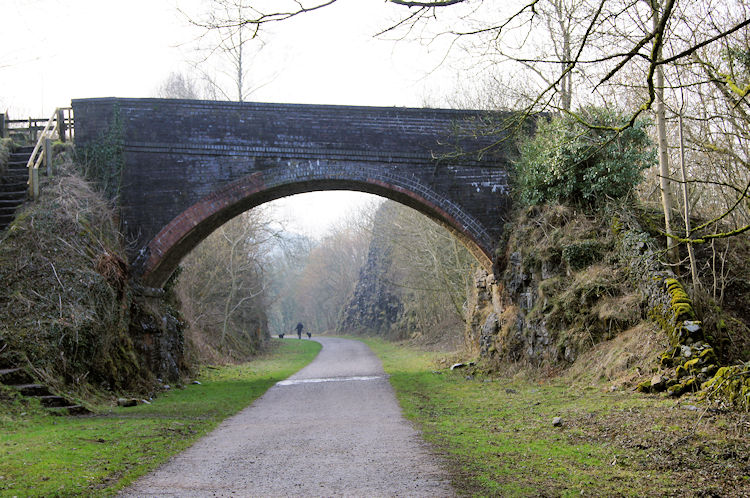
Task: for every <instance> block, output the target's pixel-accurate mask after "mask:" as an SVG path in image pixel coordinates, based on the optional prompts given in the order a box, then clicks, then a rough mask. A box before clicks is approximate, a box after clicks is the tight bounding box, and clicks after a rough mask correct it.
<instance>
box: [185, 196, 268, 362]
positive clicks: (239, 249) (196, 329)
mask: <svg viewBox="0 0 750 498" xmlns="http://www.w3.org/2000/svg"><path fill="white" fill-rule="evenodd" d="M268 219H269V217H268V214H267V213H265V212H264V210H263V209H262V208H255V209H253V210H251V211H247V212H245V213H243V214H241V215H239V216H238V217H236V218H234V219H232V220H230V221H228V222H227V223H225V224H224V225H222V226H221V227H220V228H218V229H217V230H216V231H215V232H214V233H212V234H211V235H209V236H208V237H207V238H206V239H205V240H204V241H203V242H201V243H200V244H199V245H198V246H197V247H196V248H195V249H193V250H192V251H191V252H190V254H188V255H187V256H186V257H185V259H184V260H183V262H182V264H181V265H180V268H181V274H180V275H179V278H178V280H177V286H176V291H177V295H178V298H179V300H180V302H181V303H182V312H183V315H184V316H185V318H186V320H187V322H188V326H189V332H190V335H191V337H192V341H193V343H194V345H195V346H196V348H197V350H198V352H199V354H201V355H203V356H204V357H207V358H209V359H213V360H215V359H221V357H222V356H223V357H228V358H232V359H239V358H243V357H246V356H247V355H249V354H252V353H254V352H256V351H257V349H258V347H259V346H260V344H261V342H262V341H263V340H264V339H265V338H266V337H267V336H268V324H267V316H266V308H267V306H268V301H269V282H268V275H267V271H266V267H267V264H268V252H269V250H270V248H271V247H272V245H273V244H274V243H275V240H276V238H277V230H276V229H275V228H274V224H273V223H271V222H270V221H268Z"/></svg>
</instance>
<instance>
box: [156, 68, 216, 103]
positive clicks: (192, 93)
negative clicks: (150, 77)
mask: <svg viewBox="0 0 750 498" xmlns="http://www.w3.org/2000/svg"><path fill="white" fill-rule="evenodd" d="M156 96H157V97H160V98H163V99H193V100H197V99H202V98H204V96H205V95H204V91H203V89H202V88H201V87H200V84H199V82H198V81H197V80H196V79H195V78H194V77H192V76H191V75H190V74H189V73H184V72H178V71H173V72H171V73H169V75H168V76H167V77H166V78H165V79H164V81H162V83H161V84H160V85H159V87H158V88H157V89H156Z"/></svg>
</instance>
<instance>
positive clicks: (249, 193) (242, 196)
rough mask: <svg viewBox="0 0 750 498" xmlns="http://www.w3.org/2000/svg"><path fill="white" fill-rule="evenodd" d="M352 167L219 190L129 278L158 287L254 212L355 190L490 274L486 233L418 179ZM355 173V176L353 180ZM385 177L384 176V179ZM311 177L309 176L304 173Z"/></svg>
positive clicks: (299, 171)
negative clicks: (283, 201)
mask: <svg viewBox="0 0 750 498" xmlns="http://www.w3.org/2000/svg"><path fill="white" fill-rule="evenodd" d="M355 166H356V168H353V167H352V165H349V166H348V167H346V166H345V167H343V168H331V167H330V166H329V167H328V168H327V170H326V173H325V174H321V173H319V172H320V168H312V167H311V168H305V164H304V162H303V163H296V164H293V165H291V164H290V163H286V164H283V165H279V167H277V168H272V169H270V170H269V169H265V170H264V171H262V172H257V173H253V174H250V175H248V176H245V177H242V178H240V179H239V180H236V181H234V182H231V183H229V184H225V185H224V186H222V187H219V188H218V189H217V190H215V191H214V192H212V193H211V194H208V195H206V196H205V197H203V198H202V199H200V200H198V201H197V202H196V203H195V204H193V205H191V206H190V207H189V208H187V209H186V210H184V211H183V212H182V213H180V214H179V215H177V216H176V217H175V218H173V219H172V221H170V222H169V223H168V224H167V225H166V226H165V227H164V228H162V229H161V230H160V231H159V233H158V234H157V235H156V236H155V237H154V238H153V239H151V241H149V243H148V244H147V245H146V247H144V248H142V249H141V250H140V251H139V253H138V256H137V258H136V260H135V262H134V263H133V272H134V274H135V276H136V277H139V279H140V282H141V284H142V285H144V286H147V287H156V288H158V287H162V286H163V285H164V284H165V283H166V281H167V280H168V279H169V277H170V276H171V275H172V273H173V272H174V271H175V270H176V269H177V267H178V265H179V264H180V261H181V260H182V258H183V257H184V256H185V255H187V254H188V253H189V252H190V251H191V250H192V249H193V248H194V247H195V246H196V245H198V244H199V243H200V242H201V241H202V240H203V239H205V238H206V237H207V236H208V235H209V234H210V233H211V232H213V231H214V230H215V229H217V228H218V227H220V226H221V225H222V224H224V223H226V222H227V221H229V220H230V219H232V218H234V217H235V216H237V215H239V214H240V213H243V212H245V211H247V210H249V209H252V208H253V207H256V206H259V205H261V204H264V203H266V202H270V201H272V200H275V199H279V198H281V197H288V196H290V195H294V194H300V193H305V192H313V191H321V190H354V191H360V192H367V193H370V194H375V195H378V196H381V197H385V198H388V199H391V200H394V201H396V202H399V203H401V204H404V205H407V206H409V207H411V208H413V209H415V210H417V211H419V212H421V213H422V214H425V215H426V216H428V217H430V218H432V219H433V220H435V221H437V222H438V223H440V224H441V225H443V226H444V227H445V228H447V229H448V230H449V231H450V232H451V233H452V234H453V235H454V236H455V237H456V238H457V239H458V240H460V241H461V242H462V243H463V244H464V245H465V246H466V247H467V249H468V250H469V251H470V252H471V253H472V254H473V255H474V257H476V259H477V261H478V262H479V264H480V265H481V266H482V267H484V268H485V269H487V270H490V271H491V268H492V255H491V253H492V244H491V242H492V241H491V240H490V238H489V236H488V235H487V231H486V229H485V228H484V227H482V226H481V224H480V223H479V222H477V221H476V219H474V218H473V217H471V216H470V215H468V214H467V213H465V212H464V211H463V210H461V208H460V207H459V206H458V205H457V204H456V203H455V202H452V201H450V200H449V199H447V198H445V197H444V196H442V195H440V194H438V193H436V192H434V191H433V190H432V189H430V188H429V187H428V186H426V185H424V184H423V183H422V182H420V181H419V180H418V179H417V178H416V177H413V176H412V177H403V176H402V175H397V174H395V173H393V174H388V170H387V168H386V169H385V170H384V168H383V167H382V165H381V166H378V167H366V166H365V167H363V166H362V165H359V164H358V165H355ZM352 171H356V174H352V173H351V172H352ZM384 171H385V173H384ZM306 172H310V173H306Z"/></svg>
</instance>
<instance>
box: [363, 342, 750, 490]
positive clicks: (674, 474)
mask: <svg viewBox="0 0 750 498" xmlns="http://www.w3.org/2000/svg"><path fill="white" fill-rule="evenodd" d="M364 342H366V343H367V344H368V345H369V346H370V347H371V348H372V349H373V350H374V351H375V353H376V354H377V355H378V356H379V357H380V358H381V359H382V361H383V365H384V368H385V370H386V372H388V373H389V374H390V376H391V377H390V380H391V384H392V385H393V387H394V389H395V391H396V394H397V397H398V399H399V402H400V404H401V406H402V408H403V410H404V414H405V415H406V417H407V418H409V419H411V420H413V421H414V422H416V423H417V425H418V426H419V427H420V428H421V430H422V433H423V435H424V437H425V439H426V440H427V441H428V442H430V443H431V444H432V446H433V448H434V449H435V450H436V451H437V452H438V453H439V454H441V455H442V457H443V459H444V461H445V462H446V464H447V466H448V468H449V470H450V472H451V473H452V474H453V481H454V486H455V487H456V489H458V490H459V492H460V493H462V494H466V495H473V496H574V495H575V496H581V495H584V496H665V495H667V496H668V495H683V496H693V495H699V494H700V493H701V492H707V493H709V494H710V492H716V493H718V494H719V495H721V496H743V493H744V492H748V491H750V487H746V486H747V483H748V480H747V478H746V477H744V478H743V474H745V471H744V470H743V469H746V468H747V462H745V461H744V460H743V458H744V457H743V456H742V455H746V454H747V452H748V450H750V447H749V446H748V440H747V437H746V432H744V431H743V430H742V427H743V424H744V423H745V422H743V421H742V419H739V420H738V419H732V417H731V415H727V418H726V419H724V418H722V417H723V415H721V414H718V415H717V414H714V415H710V416H709V415H707V414H705V413H704V416H701V411H688V410H685V409H680V408H677V406H678V405H677V402H676V401H674V400H672V399H667V398H663V397H657V396H644V395H639V394H635V393H632V392H627V391H615V392H609V391H608V390H607V389H606V387H607V386H605V385H601V386H582V385H577V386H569V385H566V384H564V383H563V379H564V378H558V379H557V380H555V379H552V380H549V381H544V382H539V381H532V380H528V378H525V379H524V378H521V376H515V377H514V378H511V379H507V378H489V377H481V376H479V375H477V376H476V377H475V378H470V379H467V378H466V377H467V374H468V372H467V371H466V370H457V371H453V372H451V371H450V370H448V369H445V368H442V369H438V367H436V366H435V365H436V363H435V359H436V358H437V357H438V354H436V353H426V352H423V351H418V350H415V349H410V348H405V347H403V346H399V345H394V344H391V343H387V342H384V341H381V340H377V339H364ZM556 416H560V417H562V418H563V421H564V424H563V426H562V427H554V426H553V425H552V419H553V417H556ZM701 417H702V418H701ZM706 417H709V418H711V419H712V420H706ZM722 420H730V421H731V422H729V426H731V427H733V429H731V430H730V429H729V428H727V429H720V428H719V426H721V425H722V424H721V422H722ZM743 432H744V435H743ZM726 448H732V450H731V451H730V452H727V451H726ZM717 455H725V456H726V455H730V457H729V458H730V460H732V461H731V462H717ZM732 455H735V456H732ZM722 458H723V457H722ZM728 469H735V471H731V470H728Z"/></svg>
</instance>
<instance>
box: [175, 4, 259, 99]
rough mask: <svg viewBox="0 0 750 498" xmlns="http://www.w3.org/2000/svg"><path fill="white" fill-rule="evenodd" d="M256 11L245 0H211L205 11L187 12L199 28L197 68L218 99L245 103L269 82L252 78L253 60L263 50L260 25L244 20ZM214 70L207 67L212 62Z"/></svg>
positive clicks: (188, 18) (195, 64)
mask: <svg viewBox="0 0 750 498" xmlns="http://www.w3.org/2000/svg"><path fill="white" fill-rule="evenodd" d="M254 12H255V10H254V9H253V8H252V7H250V6H247V5H246V4H245V2H243V1H242V0H211V1H210V2H209V4H208V6H207V7H206V10H205V12H204V13H203V14H200V15H191V14H188V13H184V12H183V14H184V16H185V17H186V19H187V20H188V21H189V22H190V23H191V24H192V25H194V26H196V27H198V28H200V29H201V30H202V33H201V35H200V37H199V38H198V40H197V41H198V51H199V53H201V57H200V58H199V60H198V61H196V62H195V63H194V67H195V68H196V69H197V70H198V71H199V72H201V74H202V75H203V77H204V79H205V80H206V81H207V82H208V83H209V85H210V87H211V91H212V93H213V94H214V96H215V98H221V99H226V100H237V101H239V102H244V101H245V100H247V98H248V97H249V96H250V95H252V94H253V93H254V92H255V91H257V90H258V89H260V88H262V87H263V86H265V85H267V84H269V83H270V81H257V80H255V79H254V78H253V77H252V63H253V59H254V58H255V57H256V56H257V55H258V53H259V52H260V51H261V50H262V49H263V46H264V44H263V41H262V40H261V39H260V38H258V36H257V35H258V26H257V25H252V24H249V23H244V22H242V21H243V19H245V18H247V17H248V16H250V15H252V14H253V13H254ZM212 64H213V67H215V68H217V69H216V70H215V71H213V70H211V69H208V68H207V67H208V66H210V65H212Z"/></svg>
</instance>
